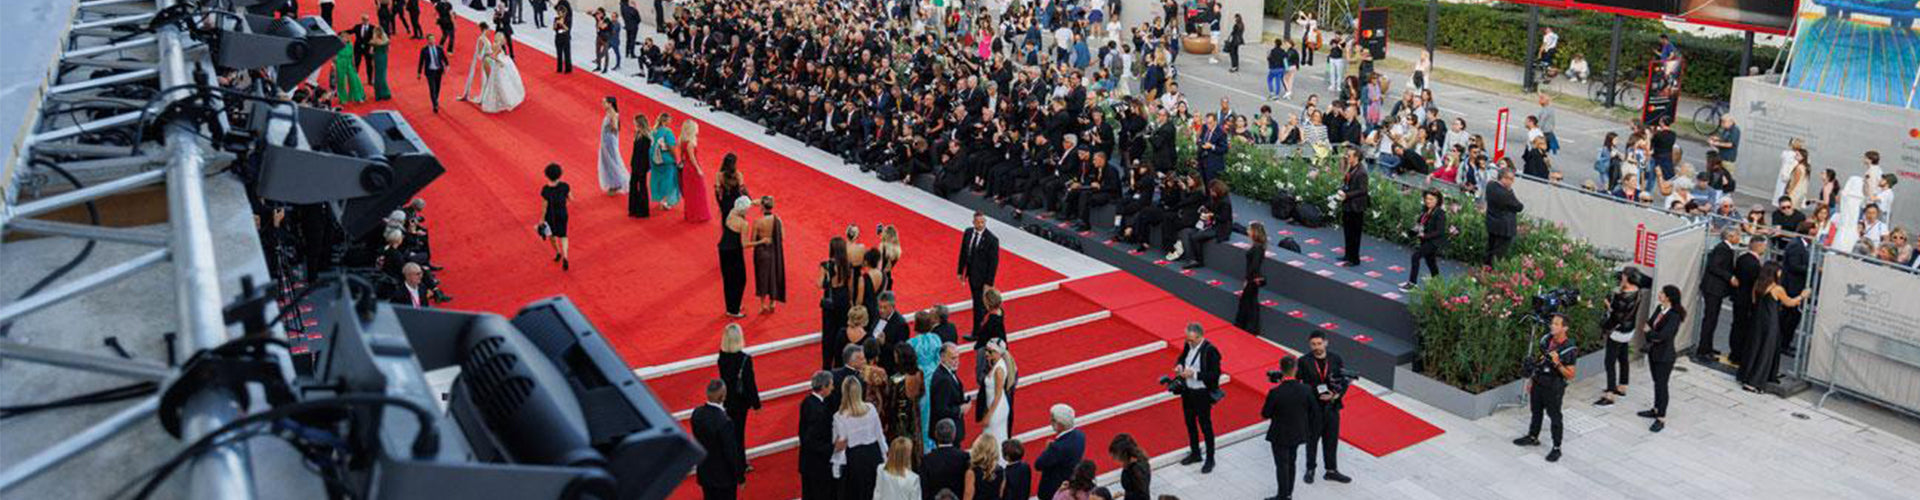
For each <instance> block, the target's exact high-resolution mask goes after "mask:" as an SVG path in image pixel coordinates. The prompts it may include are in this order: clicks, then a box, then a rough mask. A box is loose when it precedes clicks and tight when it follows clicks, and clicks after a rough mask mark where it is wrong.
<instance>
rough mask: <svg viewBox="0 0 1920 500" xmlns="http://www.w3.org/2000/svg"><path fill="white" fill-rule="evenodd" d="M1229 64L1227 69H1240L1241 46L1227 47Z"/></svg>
mask: <svg viewBox="0 0 1920 500" xmlns="http://www.w3.org/2000/svg"><path fill="white" fill-rule="evenodd" d="M1227 64H1228V66H1227V67H1229V68H1233V69H1235V70H1239V69H1240V46H1239V45H1232V46H1228V47H1227Z"/></svg>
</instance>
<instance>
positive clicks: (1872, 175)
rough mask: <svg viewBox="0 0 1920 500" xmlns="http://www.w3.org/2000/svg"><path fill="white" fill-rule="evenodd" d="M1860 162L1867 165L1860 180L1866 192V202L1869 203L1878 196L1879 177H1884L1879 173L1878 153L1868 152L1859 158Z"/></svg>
mask: <svg viewBox="0 0 1920 500" xmlns="http://www.w3.org/2000/svg"><path fill="white" fill-rule="evenodd" d="M1861 161H1862V162H1864V163H1866V164H1867V173H1866V175H1865V176H1863V177H1861V179H1862V180H1863V181H1864V182H1863V188H1864V189H1865V190H1866V191H1865V192H1864V194H1866V195H1867V200H1869V201H1871V200H1873V199H1874V198H1875V197H1878V196H1879V195H1880V182H1879V181H1880V177H1881V176H1882V175H1885V173H1884V172H1881V171H1880V152H1879V151H1868V152H1867V153H1866V154H1865V155H1862V156H1861Z"/></svg>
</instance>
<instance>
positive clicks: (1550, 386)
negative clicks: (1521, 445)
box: [1527, 375, 1567, 448]
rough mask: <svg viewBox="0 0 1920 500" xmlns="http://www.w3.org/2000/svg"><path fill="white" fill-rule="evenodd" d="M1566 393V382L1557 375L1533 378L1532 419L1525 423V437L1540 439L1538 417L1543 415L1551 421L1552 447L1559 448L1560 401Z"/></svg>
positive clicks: (1560, 430)
mask: <svg viewBox="0 0 1920 500" xmlns="http://www.w3.org/2000/svg"><path fill="white" fill-rule="evenodd" d="M1566 393H1567V381H1566V379H1563V378H1560V377H1559V376H1558V375H1541V376H1535V377H1533V391H1532V392H1531V393H1529V394H1530V395H1531V396H1532V401H1531V402H1532V406H1533V418H1532V419H1531V420H1528V421H1527V437H1531V438H1539V437H1540V416H1541V414H1545V415H1546V416H1547V417H1548V418H1552V419H1553V426H1552V430H1553V447H1555V448H1559V447H1560V438H1561V432H1562V429H1561V426H1560V399H1561V397H1562V396H1565V395H1566Z"/></svg>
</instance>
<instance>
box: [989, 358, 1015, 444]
mask: <svg viewBox="0 0 1920 500" xmlns="http://www.w3.org/2000/svg"><path fill="white" fill-rule="evenodd" d="M986 355H987V358H986V359H987V362H989V363H992V364H993V368H992V369H991V370H990V371H988V372H987V391H986V394H987V400H986V403H985V404H986V405H987V416H986V418H985V420H984V421H983V422H982V423H981V427H980V434H981V435H992V436H993V437H994V438H995V439H998V440H1002V441H1004V440H1006V439H1007V437H1008V433H1007V427H1008V426H1009V425H1008V424H1009V422H1010V420H1011V419H1012V415H1011V413H1012V410H1013V409H1012V408H1011V406H1012V403H1011V402H1010V401H1009V400H1008V398H1009V397H1011V396H1012V395H1013V390H1014V386H1015V385H1016V383H1015V381H1016V380H1018V379H1019V370H1018V369H1016V368H1015V367H1014V364H1013V356H1012V355H1011V354H1009V353H1008V352H1007V341H1006V340H1003V339H994V340H993V341H991V342H988V343H987V352H986Z"/></svg>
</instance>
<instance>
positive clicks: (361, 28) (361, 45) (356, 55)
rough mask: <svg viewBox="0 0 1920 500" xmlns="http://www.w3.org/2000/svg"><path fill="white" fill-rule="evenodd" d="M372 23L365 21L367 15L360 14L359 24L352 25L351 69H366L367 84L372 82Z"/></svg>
mask: <svg viewBox="0 0 1920 500" xmlns="http://www.w3.org/2000/svg"><path fill="white" fill-rule="evenodd" d="M372 57H373V24H372V23H369V22H367V15H366V14H361V15H360V24H355V25H353V69H354V71H366V72H367V77H366V78H367V79H366V80H365V81H366V82H367V84H368V85H372V84H373V63H372V62H371V61H372Z"/></svg>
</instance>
